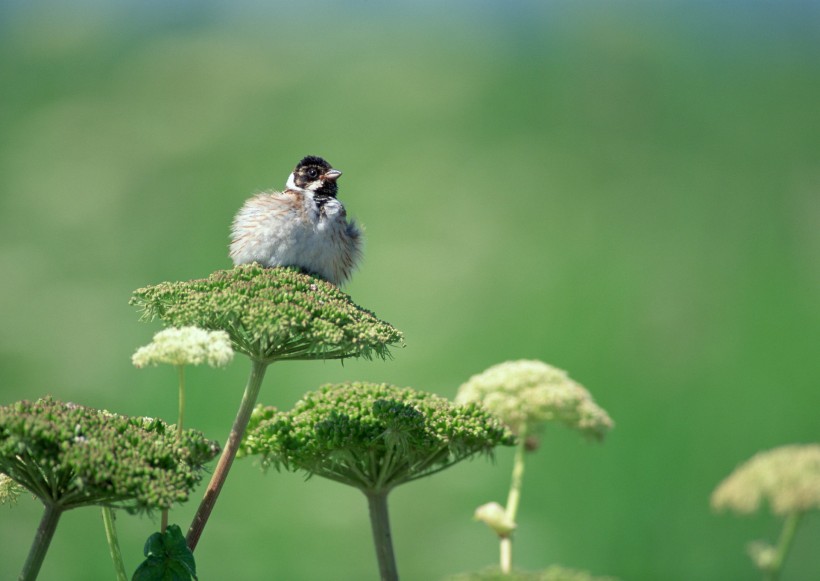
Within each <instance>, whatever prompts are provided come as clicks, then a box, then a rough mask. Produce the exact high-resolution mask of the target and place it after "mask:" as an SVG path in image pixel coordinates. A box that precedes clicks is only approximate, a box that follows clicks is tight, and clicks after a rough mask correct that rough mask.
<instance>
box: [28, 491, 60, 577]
mask: <svg viewBox="0 0 820 581" xmlns="http://www.w3.org/2000/svg"><path fill="white" fill-rule="evenodd" d="M62 514H63V509H62V508H60V507H59V506H55V505H53V504H47V505H46V508H45V512H43V518H42V519H40V525H39V526H38V527H37V533H36V534H35V535H34V542H33V543H32V544H31V550H30V551H29V553H28V558H27V559H26V562H25V564H24V565H23V571H22V572H21V573H20V577H19V581H34V580H35V579H37V575H38V573H39V572H40V567H42V565H43V560H44V559H45V558H46V553H47V552H48V547H49V545H50V544H51V539H52V538H53V537H54V531H55V530H57V523H58V522H59V521H60V516H61V515H62Z"/></svg>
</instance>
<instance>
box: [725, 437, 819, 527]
mask: <svg viewBox="0 0 820 581" xmlns="http://www.w3.org/2000/svg"><path fill="white" fill-rule="evenodd" d="M764 501H765V502H767V503H768V505H769V508H770V509H771V511H772V512H773V513H774V514H777V515H788V514H791V513H795V512H797V513H800V512H806V511H809V510H818V509H820V444H792V445H788V446H781V447H779V448H774V449H773V450H767V451H766V452H759V453H758V454H756V455H755V456H753V457H752V458H751V459H750V460H748V461H746V462H745V463H743V464H742V465H740V466H739V467H737V468H736V469H735V471H734V472H732V473H731V474H730V475H729V476H727V477H726V479H725V480H724V481H723V482H721V483H720V485H719V486H718V487H717V488H716V489H715V491H714V492H713V493H712V508H714V509H715V510H726V509H728V510H731V511H734V512H736V513H739V514H750V513H753V512H755V511H757V509H758V508H760V505H761V504H763V502H764Z"/></svg>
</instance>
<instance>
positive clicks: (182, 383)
mask: <svg viewBox="0 0 820 581" xmlns="http://www.w3.org/2000/svg"><path fill="white" fill-rule="evenodd" d="M177 374H178V376H179V415H178V416H177V440H178V439H179V437H180V436H181V435H182V420H183V418H184V417H185V366H184V365H177Z"/></svg>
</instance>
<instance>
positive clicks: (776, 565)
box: [766, 512, 802, 581]
mask: <svg viewBox="0 0 820 581" xmlns="http://www.w3.org/2000/svg"><path fill="white" fill-rule="evenodd" d="M801 516H802V515H801V514H800V513H799V512H793V513H791V514H790V515H789V516H787V517H786V522H784V523H783V530H782V531H780V539H779V540H778V541H777V553H776V554H775V557H774V560H773V561H772V565H771V568H770V569H769V570H768V574H767V576H766V579H768V580H769V581H777V579H778V578H779V577H780V571H781V569H782V568H783V562H784V561H785V560H786V556H787V555H788V554H789V550H790V549H791V547H792V541H793V540H794V535H795V533H796V532H797V525H798V524H800V517H801Z"/></svg>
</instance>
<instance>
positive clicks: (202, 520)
mask: <svg viewBox="0 0 820 581" xmlns="http://www.w3.org/2000/svg"><path fill="white" fill-rule="evenodd" d="M268 365H269V362H267V361H258V360H256V359H254V360H252V365H251V374H250V377H248V383H247V385H246V386H245V393H244V394H243V395H242V403H241V404H240V405H239V411H238V412H237V414H236V419H234V422H233V426H232V427H231V433H230V435H229V436H228V441H227V442H226V443H225V447H224V448H223V450H222V455H221V456H220V457H219V461H218V462H217V464H216V468H215V469H214V473H213V476H212V477H211V481H210V482H209V483H208V488H207V489H206V490H205V496H204V497H203V498H202V502H200V503H199V508H198V509H197V511H196V514H195V515H194V520H193V521H192V522H191V527H190V528H189V529H188V535H187V537H186V539H185V540H186V541H187V543H188V547H189V548H190V549H191V551H192V552H193V551H194V549H196V545H197V543H198V542H199V537H200V536H202V531H203V530H204V529H205V524H206V523H207V522H208V518H209V517H210V516H211V511H213V509H214V505H215V504H216V499H217V498H218V497H219V492H220V491H221V490H222V485H223V484H225V479H226V478H227V477H228V472H229V471H230V469H231V464H233V461H234V458H236V453H237V451H239V445H240V444H241V443H242V436H244V435H245V428H247V427H248V421H249V420H250V419H251V412H252V411H253V406H254V405H256V399H257V397H258V396H259V388H260V387H262V380H263V379H264V377H265V370H267V368H268Z"/></svg>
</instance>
